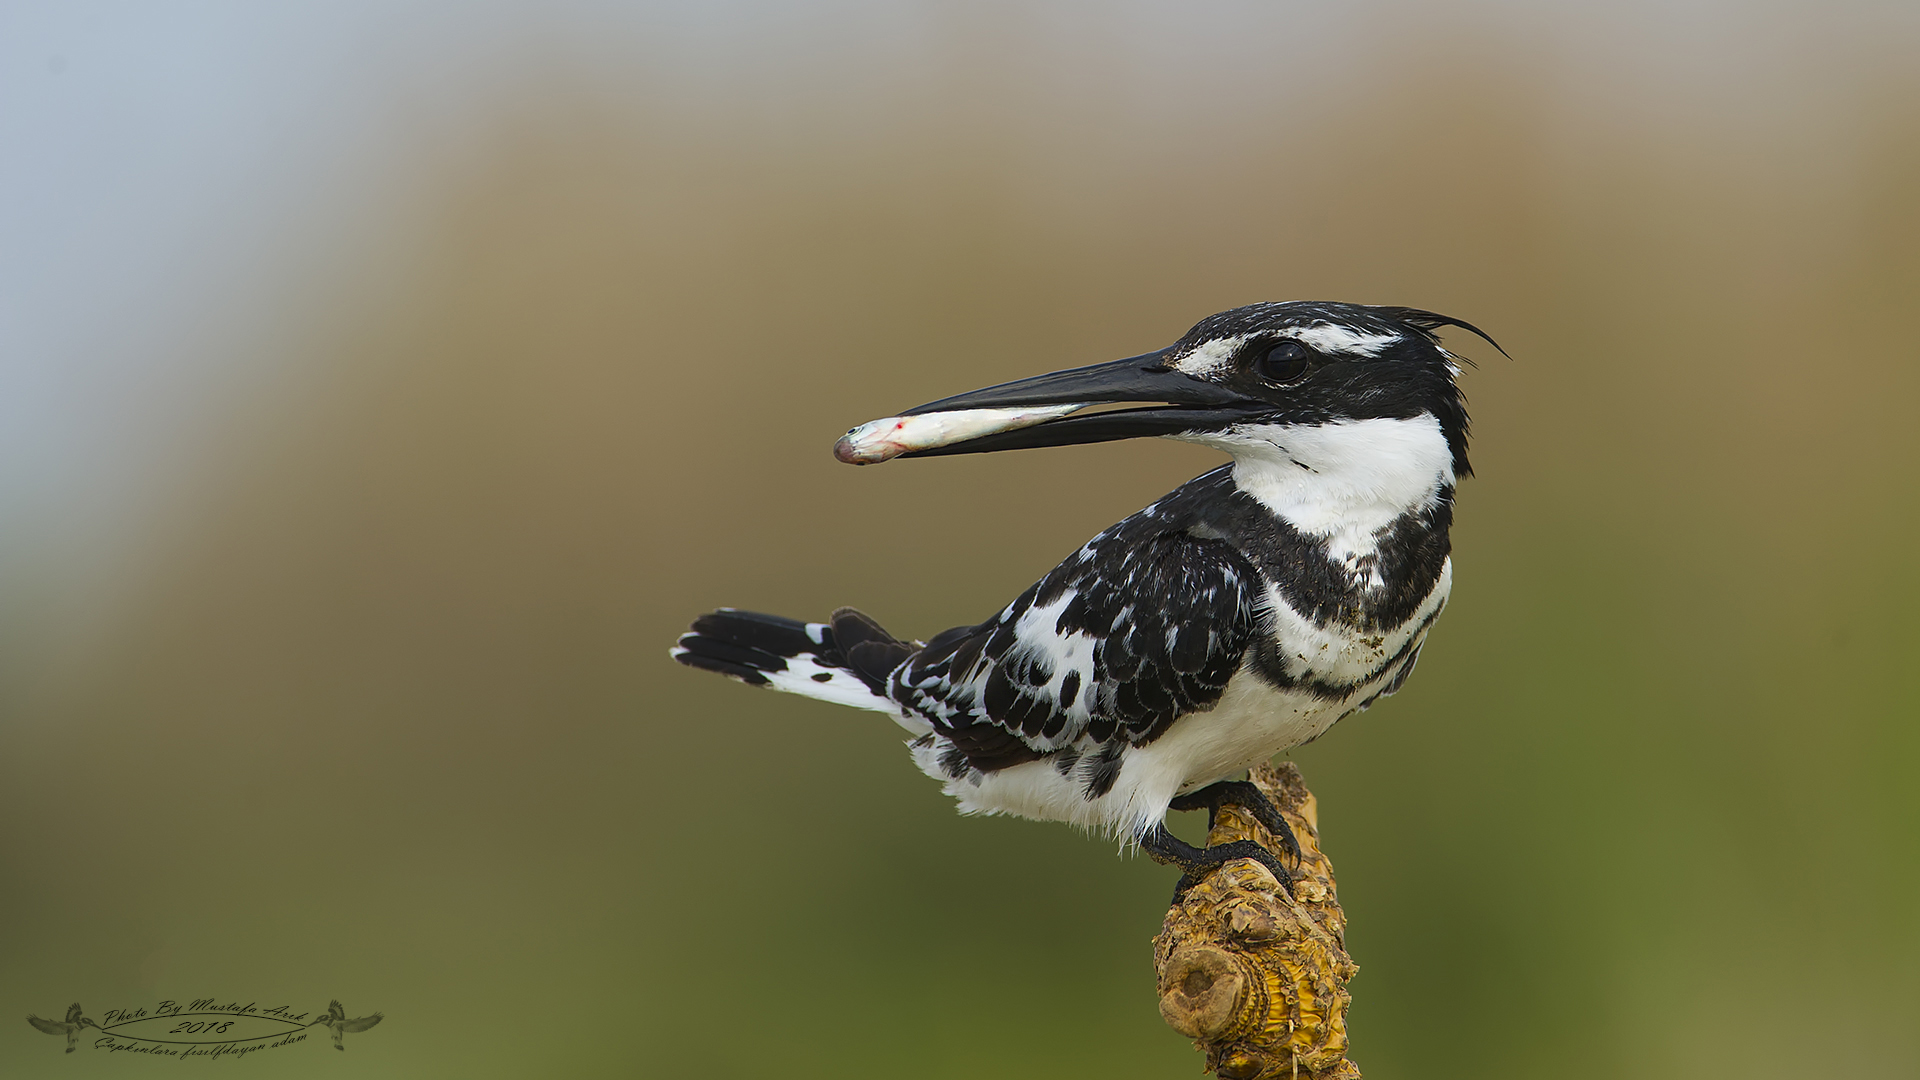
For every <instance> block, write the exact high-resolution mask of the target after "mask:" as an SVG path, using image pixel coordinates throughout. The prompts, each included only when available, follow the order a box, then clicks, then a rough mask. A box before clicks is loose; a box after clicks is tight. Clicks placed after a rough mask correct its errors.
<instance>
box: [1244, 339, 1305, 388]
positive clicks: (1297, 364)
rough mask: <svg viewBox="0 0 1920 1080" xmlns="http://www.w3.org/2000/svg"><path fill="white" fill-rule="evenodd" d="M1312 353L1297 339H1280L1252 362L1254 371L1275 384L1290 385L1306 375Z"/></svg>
mask: <svg viewBox="0 0 1920 1080" xmlns="http://www.w3.org/2000/svg"><path fill="white" fill-rule="evenodd" d="M1312 364H1313V353H1312V352H1311V351H1309V350H1308V349H1307V347H1306V346H1305V345H1302V344H1300V343H1299V342H1297V341H1282V342H1280V343H1279V344H1277V345H1275V346H1274V347H1273V348H1271V349H1268V350H1267V354H1266V355H1265V356H1262V357H1261V358H1260V359H1258V360H1255V361H1254V362H1253V370H1254V373H1255V374H1257V375H1259V376H1260V377H1261V378H1262V379H1265V380H1266V381H1268V382H1270V383H1273V384H1274V385H1275V386H1292V385H1293V384H1295V383H1297V382H1299V381H1300V380H1302V379H1304V378H1306V377H1307V371H1308V369H1309V368H1311V367H1312Z"/></svg>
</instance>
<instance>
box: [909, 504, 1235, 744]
mask: <svg viewBox="0 0 1920 1080" xmlns="http://www.w3.org/2000/svg"><path fill="white" fill-rule="evenodd" d="M1203 479H1205V478H1203ZM1196 483H1197V482H1196ZM1189 487H1190V488H1191V487H1193V485H1189ZM1185 490H1186V489H1183V491H1185ZM1182 493H1183V492H1175V493H1174V494H1173V495H1171V496H1169V497H1168V498H1167V499H1163V500H1162V501H1161V502H1160V503H1156V504H1155V505H1154V506H1150V507H1148V508H1147V509H1145V510H1143V511H1141V512H1140V513H1138V514H1135V515H1134V516H1132V517H1130V518H1128V519H1127V520H1125V521H1122V522H1120V523H1119V524H1118V525H1115V526H1113V527H1112V528H1110V529H1108V530H1106V531H1105V532H1103V533H1101V534H1100V535H1099V536H1096V537H1094V538H1093V539H1092V540H1090V541H1088V542H1087V544H1086V545H1085V546H1084V547H1082V548H1081V549H1080V550H1079V551H1078V552H1076V553H1075V554H1074V555H1073V556H1072V557H1071V558H1069V559H1067V561H1065V562H1063V563H1061V564H1060V565H1059V566H1058V567H1056V568H1054V570H1053V572H1051V573H1049V574H1048V575H1047V576H1046V577H1045V578H1042V579H1041V580H1040V581H1039V582H1038V583H1037V584H1035V585H1034V586H1033V587H1032V588H1030V589H1028V590H1027V591H1026V592H1025V593H1024V594H1022V595H1021V596H1020V598H1019V599H1017V600H1015V601H1014V602H1013V603H1011V604H1009V605H1008V606H1007V607H1006V609H1005V610H1003V611H1002V612H1001V613H1000V614H999V615H998V616H997V617H996V618H994V619H991V620H989V621H987V622H984V623H981V624H980V625H978V626H968V627H958V628H956V629H953V630H949V631H947V632H946V633H944V634H941V635H939V636H938V637H936V638H934V639H933V640H932V641H930V642H928V643H927V646H926V647H925V648H924V649H922V650H921V651H920V653H919V654H918V655H917V656H915V657H914V658H913V660H912V661H911V662H910V663H907V664H905V665H902V666H901V667H900V668H899V669H897V670H896V671H895V672H894V674H893V678H892V685H891V687H890V688H889V689H890V696H892V697H893V699H894V700H895V701H898V702H900V703H901V704H903V705H906V706H907V707H908V708H910V709H913V710H915V711H916V712H919V713H920V714H921V715H923V716H925V717H926V718H927V719H928V720H929V721H930V722H931V723H932V724H933V726H934V729H935V731H937V732H938V733H939V734H941V735H944V736H945V737H946V738H947V739H948V740H949V741H950V742H951V743H952V744H953V747H954V752H955V753H954V758H955V759H954V760H953V761H951V762H950V763H949V764H950V766H952V767H956V768H957V767H959V766H962V765H963V764H964V766H966V767H971V768H976V769H981V770H984V771H992V770H995V769H1002V768H1006V767H1008V766H1010V765H1017V764H1020V763H1021V762H1024V761H1032V760H1036V759H1038V758H1041V757H1047V756H1050V755H1053V754H1057V753H1062V752H1069V753H1072V754H1074V755H1082V754H1086V753H1089V752H1094V751H1096V750H1098V749H1099V748H1101V747H1115V748H1117V747H1120V746H1124V745H1133V746H1141V745H1144V744H1146V743H1149V742H1152V741H1153V740H1154V739H1156V738H1158V737H1159V736H1160V735H1161V734H1162V733H1163V732H1165V731H1166V729H1167V727H1168V725H1170V724H1172V723H1173V721H1174V720H1175V719H1176V718H1177V717H1180V716H1182V715H1185V714H1186V713H1190V712H1194V711H1196V710H1201V709H1206V708H1210V707H1211V706H1212V705H1213V704H1214V703H1215V702H1217V701H1219V700H1220V694H1221V692H1222V691H1223V690H1225V688H1226V685H1227V680H1228V679H1230V678H1231V677H1232V676H1233V674H1234V672H1235V671H1237V670H1238V669H1239V667H1240V662H1241V658H1242V657H1243V656H1244V655H1245V653H1246V650H1247V648H1248V645H1249V643H1250V641H1251V640H1252V636H1253V633H1254V629H1255V625H1256V622H1257V619H1258V613H1257V607H1258V596H1259V585H1258V581H1259V579H1258V577H1257V575H1256V573H1255V571H1254V568H1253V566H1252V565H1251V564H1250V563H1248V562H1247V560H1246V559H1245V558H1244V557H1243V556H1241V555H1240V554H1239V553H1238V552H1237V551H1235V550H1234V549H1233V548H1232V547H1230V546H1229V545H1227V544H1226V543H1224V542H1222V541H1220V540H1215V539H1208V538H1206V537H1205V535H1204V532H1205V531H1204V530H1195V529H1192V528H1191V527H1190V526H1191V522H1190V521H1187V520H1186V519H1185V516H1184V515H1182V514H1180V513H1179V512H1178V507H1179V505H1180V504H1181V503H1182V502H1184V501H1186V500H1183V499H1182V498H1181V496H1182ZM1196 533H1199V535H1196ZM1090 744H1091V745H1090Z"/></svg>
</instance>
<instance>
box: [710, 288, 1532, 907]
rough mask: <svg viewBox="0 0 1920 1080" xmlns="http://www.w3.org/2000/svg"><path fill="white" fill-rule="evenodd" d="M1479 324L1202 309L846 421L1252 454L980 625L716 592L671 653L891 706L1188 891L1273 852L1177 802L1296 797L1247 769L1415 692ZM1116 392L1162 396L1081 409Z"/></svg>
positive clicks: (993, 437)
mask: <svg viewBox="0 0 1920 1080" xmlns="http://www.w3.org/2000/svg"><path fill="white" fill-rule="evenodd" d="M1448 326H1451V327H1459V328H1461V329H1464V330H1467V331H1469V332H1471V333H1474V334H1477V335H1479V336H1480V337H1482V338H1485V339H1486V340H1487V341H1488V342H1489V344H1493V345H1494V348H1496V349H1498V348H1499V345H1498V344H1495V343H1493V341H1492V339H1491V338H1487V336H1486V335H1485V334H1483V333H1481V331H1480V330H1478V329H1477V328H1475V327H1474V326H1472V325H1471V324H1468V323H1466V322H1463V321H1461V320H1459V319H1454V318H1449V317H1447V316H1444V315H1437V314H1434V313H1433V312H1429V311H1420V310H1416V309H1413V308H1401V307H1370V306H1362V305H1357V304H1337V303H1319V302H1307V301H1296V302H1289V303H1272V304H1253V305H1250V306H1247V307H1241V308H1235V309H1233V310H1231V311H1224V312H1221V313H1220V314H1218V315H1213V316H1210V317H1208V318H1206V319H1202V320H1201V321H1200V323H1199V324H1198V325H1196V326H1195V327H1194V328H1193V329H1191V330H1189V331H1187V333H1186V335H1185V336H1184V337H1182V338H1181V339H1180V340H1179V341H1177V342H1175V343H1174V344H1172V345H1170V346H1168V347H1166V348H1164V349H1160V350H1158V351H1156V352H1150V353H1146V354H1143V355H1140V356H1135V357H1129V358H1128V359H1125V360H1115V361H1113V362H1111V363H1106V364H1095V365H1092V366H1090V367H1082V368H1074V369H1072V370H1068V371H1058V372H1054V373H1052V374H1048V375H1040V376H1037V377H1035V378H1030V379H1022V380H1019V381H1017V382H1011V383H1005V384H1002V385H1000V386H994V387H989V388H987V389H985V390H976V391H974V392H972V393H968V394H960V395H958V396H955V397H950V398H945V399H942V400H940V401H935V402H933V403H931V404H928V405H922V406H920V407H918V408H915V409H909V410H908V411H907V412H905V413H903V414H902V415H900V416H897V417H888V418H886V419H883V420H876V421H873V422H872V423H869V424H864V425H862V426H861V427H858V428H855V429H854V430H852V431H851V432H848V433H847V435H846V437H845V438H843V439H841V440H840V442H839V444H838V445H836V446H835V448H834V450H835V454H836V456H838V457H839V458H840V459H841V460H842V461H847V462H851V463H855V464H867V463H871V462H876V461H883V460H886V459H888V458H891V457H897V456H918V457H924V456H931V455H936V454H965V453H974V452H980V451H990V450H1014V449H1020V448H1025V447H1038V446H1061V445H1065V444H1069V443H1086V442H1103V441H1107V440H1111V439H1125V438H1133V437H1135V436H1142V435H1155V436H1160V437H1162V438H1169V439H1178V440H1180V441H1183V442H1192V443H1199V444H1201V445H1203V446H1210V447H1213V448H1215V449H1218V450H1222V451H1224V452H1226V453H1227V454H1229V455H1231V456H1232V458H1233V461H1232V463H1231V464H1227V465H1223V466H1221V467H1219V468H1217V469H1214V470H1213V471H1211V472H1208V473H1205V474H1203V475H1201V476H1199V477H1196V478H1195V479H1193V480H1191V481H1189V482H1187V483H1185V484H1183V485H1181V486H1180V487H1179V488H1177V489H1175V490H1174V491H1173V492H1171V493H1170V494H1168V495H1166V496H1165V497H1163V498H1161V499H1160V500H1159V501H1157V502H1155V503H1154V504H1153V505H1151V506H1149V507H1147V508H1146V509H1144V510H1142V511H1140V512H1139V513H1137V514H1134V515H1133V516H1131V517H1129V518H1127V519H1126V520H1124V521H1122V522H1120V523H1119V524H1117V525H1114V526H1113V527H1112V528H1109V529H1107V530H1106V531H1105V532H1102V533H1101V534H1100V535H1098V536H1096V537H1094V538H1093V539H1091V540H1089V541H1087V542H1086V543H1085V544H1084V545H1082V546H1081V548H1080V549H1079V550H1078V551H1076V552H1074V553H1073V554H1072V555H1070V556H1068V557H1067V559H1066V561H1064V562H1062V563H1061V564H1060V565H1059V566H1057V567H1055V568H1054V569H1053V570H1052V571H1051V572H1050V573H1048V574H1047V575H1046V576H1045V577H1043V578H1041V579H1040V581H1039V582H1037V583H1036V584H1034V585H1033V586H1032V587H1031V588H1029V589H1027V591H1026V592H1024V593H1022V594H1020V596H1019V598H1017V599H1015V600H1014V601H1013V602H1012V603H1010V604H1008V605H1007V606H1006V607H1004V608H1002V609H1001V610H1000V611H999V612H998V613H997V614H995V615H993V616H992V617H990V618H988V619H987V620H986V621H985V622H982V623H979V624H977V625H970V626H958V627H955V628H953V629H951V630H948V631H946V632H944V633H940V634H935V635H934V636H933V637H932V638H931V639H930V640H928V641H927V642H925V643H924V644H922V643H920V642H909V641H902V640H900V639H898V638H895V637H894V636H892V635H891V634H889V633H887V632H886V631H885V630H883V629H881V628H880V625H879V624H878V623H876V622H875V621H874V620H872V619H870V618H868V617H867V616H865V615H863V614H861V613H860V612H858V611H855V610H853V609H851V608H841V609H840V610H838V611H836V612H834V613H833V614H832V616H830V617H829V619H828V621H826V622H823V623H808V622H799V621H795V620H792V619H784V618H778V617H775V616H770V615H758V614H753V613H749V612H745V611H736V610H732V609H725V608H723V609H721V610H719V611H716V612H714V613H712V614H710V615H704V616H702V617H701V618H699V619H698V620H696V621H695V622H694V624H693V629H692V631H691V632H690V633H687V634H685V635H684V636H682V637H681V638H680V640H679V644H678V645H677V646H676V647H675V648H674V650H673V656H674V658H675V659H677V660H679V661H680V662H681V663H683V664H687V665H690V666H692V667H697V668H704V669H706V670H708V671H717V672H720V673H722V674H724V675H729V676H732V677H734V678H736V679H739V680H740V681H742V682H746V683H751V684H753V685H756V686H770V687H773V688H774V689H777V690H785V691H788V692H791V693H797V694H805V695H807V696H808V697H815V698H821V699H824V700H827V701H835V702H839V703H841V704H843V705H852V706H856V707H859V708H863V709H872V710H874V711H876V712H883V713H886V714H887V715H889V716H891V717H892V718H893V719H894V720H895V721H896V722H898V723H899V724H900V725H901V726H902V727H904V728H905V729H906V730H907V731H908V732H909V733H910V734H911V736H912V738H911V740H910V741H909V742H908V744H907V745H908V746H909V747H910V749H911V751H912V754H913V760H914V763H915V764H917V765H918V766H919V767H920V768H921V770H922V771H924V772H926V773H927V774H928V775H929V776H932V777H933V778H934V779H936V780H940V781H942V782H943V783H944V784H945V789H946V792H947V794H949V795H952V796H953V797H954V798H956V799H957V800H959V804H960V810H961V812H962V813H969V814H1015V815H1019V816H1021V817H1028V818H1037V819H1041V820H1047V821H1066V822H1072V823H1074V824H1077V825H1081V826H1085V827H1089V828H1097V829H1101V830H1104V831H1106V832H1108V833H1110V834H1112V835H1116V836H1119V837H1122V838H1125V839H1128V840H1131V841H1134V842H1137V843H1138V844H1139V845H1140V847H1141V848H1143V849H1144V850H1146V852H1147V853H1148V854H1149V855H1151V856H1153V857H1154V858H1155V859H1157V860H1159V861H1161V862H1164V863H1171V864H1173V865H1176V866H1178V867H1179V868H1180V869H1181V870H1182V872H1183V874H1182V878H1181V888H1182V890H1184V888H1185V887H1186V886H1187V885H1189V884H1190V883H1191V882H1192V881H1194V880H1195V879H1197V878H1198V877H1199V876H1200V875H1201V874H1203V873H1204V872H1206V871H1207V870H1208V869H1210V868H1212V867H1215V866H1218V865H1220V864H1221V863H1223V862H1225V861H1227V860H1229V859H1236V858H1255V859H1258V860H1260V861H1261V862H1263V863H1264V864H1266V865H1267V866H1268V867H1269V868H1270V869H1272V870H1273V871H1274V873H1275V875H1276V876H1277V877H1278V878H1279V880H1280V881H1282V882H1287V881H1289V880H1290V875H1289V873H1288V872H1287V871H1286V869H1285V868H1284V867H1283V865H1282V864H1281V862H1280V861H1279V859H1278V858H1277V857H1276V856H1275V855H1273V854H1272V853H1269V852H1267V851H1266V850H1265V849H1263V848H1260V847H1259V846H1258V845H1255V844H1253V843H1252V842H1250V841H1238V842H1235V843H1232V844H1225V845H1218V846H1215V847H1211V848H1199V847H1195V846H1194V845H1191V844H1188V843H1186V842H1184V841H1182V840H1180V839H1179V838H1177V837H1175V836H1173V835H1172V834H1171V833H1169V832H1168V831H1167V829H1166V826H1165V817H1166V814H1167V811H1168V810H1169V809H1173V810H1193V809H1202V808H1205V809H1208V810H1209V811H1210V812H1217V811H1218V809H1219V807H1220V806H1221V805H1222V804H1223V803H1231V804H1234V805H1239V806H1242V807H1244V808H1246V809H1247V810H1248V811H1249V812H1251V813H1253V814H1255V815H1256V816H1258V817H1259V818H1260V819H1261V821H1262V822H1263V823H1264V824H1266V825H1267V826H1268V828H1269V830H1270V831H1271V832H1273V833H1274V835H1275V837H1276V838H1277V839H1278V840H1280V841H1281V843H1282V844H1283V845H1284V846H1285V847H1287V848H1288V849H1289V853H1290V854H1292V855H1293V856H1294V857H1295V858H1296V859H1297V857H1298V853H1299V849H1298V845H1297V843H1296V842H1295V838H1294V836H1293V834H1292V831H1291V830H1290V829H1289V828H1288V827H1287V825H1286V822H1285V819H1283V818H1282V817H1281V816H1280V815H1279V813H1278V812H1277V811H1276V810H1275V809H1274V808H1273V807H1272V806H1271V804H1270V803H1268V802H1267V801H1266V799H1265V798H1264V797H1263V796H1261V795H1260V794H1259V792H1258V790H1257V789H1255V788H1253V786H1252V785H1251V784H1249V783H1247V782H1246V781H1244V780H1233V779H1228V778H1230V777H1233V776H1234V775H1235V774H1237V773H1239V772H1241V771H1242V770H1244V769H1246V768H1248V767H1250V766H1251V765H1253V764H1255V763H1258V762H1261V761H1265V760H1267V759H1268V758H1270V757H1272V756H1273V755H1274V754H1276V753H1279V752H1281V751H1284V750H1287V749H1289V748H1291V747H1295V746H1299V745H1300V744H1302V743H1305V742H1309V741H1311V740H1313V739H1315V738H1318V737H1319V736H1320V735H1321V734H1322V733H1324V732H1325V731H1326V730H1327V729H1328V728H1329V727H1332V726H1333V724H1334V723H1335V722H1337V721H1339V720H1340V719H1341V718H1343V717H1346V716H1350V715H1352V714H1353V713H1355V712H1357V711H1359V710H1361V709H1365V708H1366V707H1367V706H1368V705H1371V704H1372V703H1373V702H1374V701H1375V700H1376V699H1378V698H1380V697H1382V696H1384V695H1386V694H1391V693H1393V692H1394V691H1396V690H1398V689H1400V687H1401V685H1402V684H1403V683H1404V682H1405V681H1406V678H1407V675H1408V673H1409V672H1411V671H1412V670H1413V665H1414V661H1415V660H1417V659H1418V658H1419V656H1420V647H1421V645H1422V644H1423V643H1424V642H1425V641H1426V638H1427V632H1428V630H1429V629H1430V628H1431V627H1432V626H1433V622H1434V620H1435V619H1436V618H1438V617H1439V615H1440V612H1441V609H1442V608H1444V607H1445V606H1446V603H1447V594H1448V591H1449V590H1450V588H1451V587H1452V584H1453V568H1452V560H1451V557H1450V552H1451V545H1450V542H1449V540H1448V536H1447V530H1448V528H1449V526H1450V525H1451V524H1452V521H1453V492H1454V484H1455V482H1456V481H1457V480H1458V479H1459V478H1460V477H1462V476H1466V475H1469V474H1470V472H1471V470H1470V469H1469V467H1468V464H1467V412H1466V408H1465V403H1464V400H1463V398H1462V395H1461V393H1460V391H1459V389H1458V388H1457V387H1456V385H1455V379H1456V377H1457V376H1458V375H1459V373H1460V368H1459V366H1458V363H1457V361H1456V358H1455V357H1454V355H1453V354H1452V353H1450V352H1448V351H1447V350H1446V349H1444V348H1442V347H1441V345H1440V343H1439V340H1438V338H1437V337H1436V335H1435V331H1436V330H1438V329H1439V328H1441V327H1448ZM1121 402H1141V403H1154V404H1148V405H1145V406H1144V407H1140V408H1127V409H1113V410H1105V411H1094V412H1082V411H1081V410H1084V409H1087V408H1089V407H1090V406H1097V405H1102V404H1114V403H1121Z"/></svg>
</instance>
